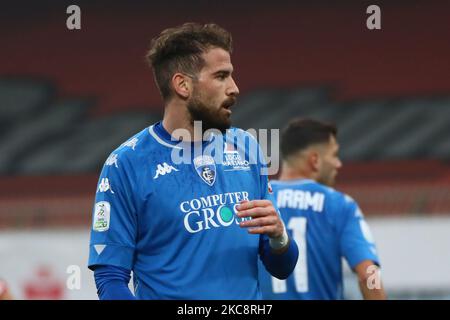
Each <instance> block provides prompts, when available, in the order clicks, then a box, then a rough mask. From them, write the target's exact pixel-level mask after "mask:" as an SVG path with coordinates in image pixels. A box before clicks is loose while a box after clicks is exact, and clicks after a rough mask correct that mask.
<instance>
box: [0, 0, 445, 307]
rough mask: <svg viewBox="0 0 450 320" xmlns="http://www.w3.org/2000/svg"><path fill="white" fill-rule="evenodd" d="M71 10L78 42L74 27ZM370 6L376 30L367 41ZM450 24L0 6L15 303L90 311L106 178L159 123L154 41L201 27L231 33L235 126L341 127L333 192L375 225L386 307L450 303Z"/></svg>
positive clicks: (168, 6) (2, 156)
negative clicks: (123, 147) (75, 282)
mask: <svg viewBox="0 0 450 320" xmlns="http://www.w3.org/2000/svg"><path fill="white" fill-rule="evenodd" d="M70 4H77V5H79V6H80V8H81V23H82V29H81V30H72V31H71V30H68V29H67V28H66V19H67V17H68V14H66V8H67V6H68V5H70ZM370 4H377V5H379V6H380V7H381V12H382V29H381V30H373V31H371V30H368V29H367V28H366V19H367V17H368V14H366V8H367V6H368V5H370ZM449 11H450V4H449V3H446V2H444V1H396V2H395V3H392V2H391V3H389V2H387V1H382V2H380V1H373V2H367V1H345V3H337V2H333V1H314V2H311V3H309V4H308V3H302V4H299V3H298V2H296V1H277V4H274V2H273V1H253V0H252V1H245V2H242V1H234V0H233V1H227V3H226V4H220V5H215V6H212V5H211V2H210V1H195V2H186V1H170V2H167V1H146V2H144V1H103V0H102V1H95V2H92V1H74V2H68V1H36V2H32V1H15V2H11V3H2V4H1V10H0V41H1V42H0V124H1V125H0V278H3V279H5V280H6V281H7V282H8V283H9V285H10V287H11V291H12V293H13V294H14V296H15V297H17V298H21V299H24V298H36V297H37V298H39V297H44V296H45V294H44V293H42V292H41V293H39V292H38V293H37V294H36V292H34V291H33V290H35V289H33V288H32V289H30V285H31V286H32V287H33V285H35V286H37V287H39V286H41V287H45V285H44V284H42V283H44V282H51V283H53V284H54V283H58V284H57V285H54V287H55V288H56V289H55V288H54V291H52V292H53V293H52V294H54V295H53V296H51V295H49V296H48V297H54V298H64V299H72V298H74V299H79V298H95V289H93V287H92V279H91V274H90V272H89V271H87V270H85V269H86V267H85V265H86V261H85V259H86V255H87V234H88V233H87V232H88V229H89V224H90V219H91V207H92V204H93V198H94V194H95V190H96V183H97V175H98V173H99V170H100V168H101V166H102V164H103V162H104V161H105V159H106V158H107V156H108V154H109V152H110V151H112V150H113V149H114V148H115V147H116V146H118V145H119V144H121V143H122V142H124V141H125V140H126V139H127V138H128V137H129V136H130V135H132V134H134V133H135V132H138V131H140V130H141V129H142V128H144V127H146V126H148V125H150V124H151V123H153V122H155V121H157V120H158V119H160V117H161V115H162V105H161V100H160V97H159V94H158V92H157V90H156V87H155V85H154V83H153V78H152V74H151V70H150V69H149V68H148V67H147V66H146V64H145V61H144V56H145V52H146V50H147V48H148V46H149V42H150V39H151V38H152V37H154V36H156V35H157V34H158V33H159V32H160V31H161V30H162V29H164V28H167V27H170V26H174V25H178V24H181V23H184V22H186V21H197V22H204V23H207V22H215V23H218V24H220V25H222V26H224V27H225V28H226V29H228V30H229V31H231V32H232V34H233V39H234V48H235V49H234V53H233V56H232V60H233V64H234V67H235V79H236V81H237V84H238V85H239V88H240V91H241V96H240V99H239V100H238V103H237V105H236V106H235V108H234V113H233V121H234V124H235V125H236V126H239V127H242V128H244V129H248V128H255V129H259V128H266V129H269V128H280V127H282V126H284V124H285V123H286V122H287V121H288V120H289V119H291V118H292V117H294V116H310V117H315V118H318V119H322V120H328V121H333V122H335V123H337V124H338V126H339V131H340V132H339V139H340V143H341V146H342V149H341V150H342V152H341V156H342V159H343V161H344V167H343V169H342V172H341V173H340V174H339V177H338V185H337V188H339V189H341V190H343V191H345V192H348V193H349V194H350V195H351V196H352V197H354V198H355V199H356V200H357V201H358V202H359V204H360V206H361V207H362V209H363V211H364V213H365V215H366V216H367V217H368V220H369V223H370V224H371V225H372V229H373V232H374V234H375V237H376V240H377V243H378V245H379V251H380V256H381V260H382V263H383V262H384V263H383V273H384V275H385V282H386V283H385V285H386V288H387V290H388V294H390V296H391V297H393V298H438V299H440V298H449V297H450V275H447V274H448V272H445V270H448V268H449V267H450V254H449V252H450V250H449V247H448V245H449V241H450V239H449V236H448V232H446V230H448V228H450V216H449V214H450V165H449V159H450V63H449V57H450V42H449V41H448V39H449V36H450V23H449V17H448V12H449ZM58 244H59V246H58ZM55 246H57V247H55ZM19 265H20V266H19ZM68 265H79V266H80V268H81V270H82V287H81V288H80V290H68V289H67V288H65V280H66V278H67V276H68V273H67V272H66V271H67V270H66V267H67V266H68ZM348 282H349V284H348V287H347V288H348V297H349V298H357V296H358V295H357V292H356V291H357V290H356V287H352V281H351V280H349V281H348ZM36 283H37V285H36ZM58 285H59V287H58ZM50 287H51V286H50ZM58 288H59V289H58ZM58 290H59V291H58ZM38 291H39V290H38ZM42 291H45V290H44V289H42ZM33 292H34V293H33ZM40 294H41V295H40Z"/></svg>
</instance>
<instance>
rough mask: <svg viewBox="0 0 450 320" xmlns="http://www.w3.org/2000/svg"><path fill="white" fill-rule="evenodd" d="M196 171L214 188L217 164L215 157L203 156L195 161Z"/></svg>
mask: <svg viewBox="0 0 450 320" xmlns="http://www.w3.org/2000/svg"><path fill="white" fill-rule="evenodd" d="M194 166H195V170H196V171H197V173H198V175H199V176H200V178H202V180H203V181H204V182H206V183H207V184H208V185H210V186H212V185H213V184H214V182H215V181H216V163H215V162H214V159H213V157H211V156H207V155H201V156H198V157H196V158H195V159H194Z"/></svg>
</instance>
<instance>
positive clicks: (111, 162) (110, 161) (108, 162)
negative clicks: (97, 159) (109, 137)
mask: <svg viewBox="0 0 450 320" xmlns="http://www.w3.org/2000/svg"><path fill="white" fill-rule="evenodd" d="M105 165H106V166H112V165H114V166H115V167H116V168H119V165H118V164H117V153H113V154H112V155H110V156H109V157H108V159H106V162H105Z"/></svg>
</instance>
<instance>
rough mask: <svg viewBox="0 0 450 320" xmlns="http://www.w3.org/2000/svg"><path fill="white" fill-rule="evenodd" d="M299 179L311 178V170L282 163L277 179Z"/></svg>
mask: <svg viewBox="0 0 450 320" xmlns="http://www.w3.org/2000/svg"><path fill="white" fill-rule="evenodd" d="M300 179H312V180H314V177H313V175H312V173H311V172H309V171H308V170H306V169H304V168H302V167H292V166H289V165H287V164H286V163H283V165H282V169H281V174H280V176H279V178H278V180H300Z"/></svg>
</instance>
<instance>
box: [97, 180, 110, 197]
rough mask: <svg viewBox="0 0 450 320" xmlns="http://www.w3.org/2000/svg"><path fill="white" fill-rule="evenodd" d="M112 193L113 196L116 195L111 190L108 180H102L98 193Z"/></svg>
mask: <svg viewBox="0 0 450 320" xmlns="http://www.w3.org/2000/svg"><path fill="white" fill-rule="evenodd" d="M108 190H109V191H110V192H111V193H112V194H114V191H113V190H112V188H111V185H110V184H109V179H108V178H102V180H101V181H100V183H99V184H98V188H97V192H106V191H108Z"/></svg>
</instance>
